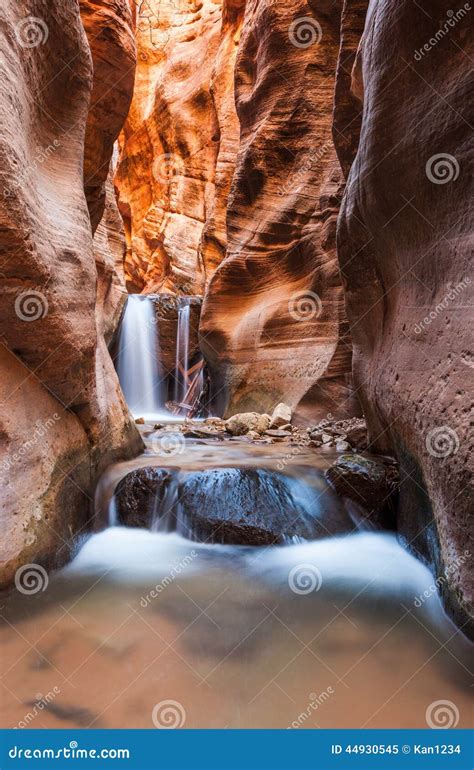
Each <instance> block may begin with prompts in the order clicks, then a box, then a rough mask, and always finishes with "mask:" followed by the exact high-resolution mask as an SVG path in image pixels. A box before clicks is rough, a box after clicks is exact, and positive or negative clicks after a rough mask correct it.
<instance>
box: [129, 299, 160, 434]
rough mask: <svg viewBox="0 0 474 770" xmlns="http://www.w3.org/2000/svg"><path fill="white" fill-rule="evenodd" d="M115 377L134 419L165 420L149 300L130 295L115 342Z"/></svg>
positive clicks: (155, 330) (157, 349) (153, 321)
mask: <svg viewBox="0 0 474 770" xmlns="http://www.w3.org/2000/svg"><path fill="white" fill-rule="evenodd" d="M117 374H118V377H119V380H120V384H121V386H122V390H123V392H124V395H125V399H126V401H127V404H128V405H129V407H130V410H131V412H132V414H133V415H134V416H135V417H144V418H145V419H146V418H149V419H151V420H154V419H158V418H162V417H164V416H168V417H169V414H168V412H167V411H166V408H165V402H166V388H165V381H164V377H163V372H162V370H161V365H160V344H159V335H158V328H157V324H156V316H155V310H154V306H153V299H152V298H151V297H146V296H141V295H139V294H131V295H130V296H129V297H128V300H127V306H126V308H125V313H124V317H123V320H122V325H121V328H120V335H119V342H118V360H117Z"/></svg>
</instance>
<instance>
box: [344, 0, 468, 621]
mask: <svg viewBox="0 0 474 770" xmlns="http://www.w3.org/2000/svg"><path fill="white" fill-rule="evenodd" d="M363 10H364V9H363V4H362V3H360V2H350V0H347V1H346V13H345V22H346V24H349V25H350V24H351V23H352V21H353V20H354V19H356V20H358V21H357V25H356V26H357V28H358V30H359V35H358V34H357V29H356V28H355V27H346V30H345V33H344V35H343V39H344V40H345V46H346V64H345V65H344V66H340V68H339V75H338V88H337V90H336V111H335V131H334V136H335V140H336V144H337V146H338V150H339V152H340V157H341V163H342V166H343V167H344V168H345V169H346V170H347V169H348V168H349V167H350V164H351V162H352V161H353V164H352V168H351V171H350V174H349V179H348V183H347V191H346V194H345V197H344V202H343V207H342V211H341V217H340V223H339V229H338V249H339V259H340V264H341V270H342V273H343V278H344V285H345V288H346V298H347V310H348V316H349V320H350V323H351V331H352V336H353V342H354V376H355V384H356V386H357V393H358V395H359V397H360V398H361V399H362V402H363V406H364V412H365V414H366V416H367V419H368V423H369V428H370V434H371V439H372V441H373V443H374V445H375V446H376V447H377V448H379V449H380V450H382V451H385V450H392V451H395V452H396V454H397V456H398V459H399V461H400V465H401V482H402V483H401V498H400V505H399V515H398V529H399V531H400V533H401V534H402V536H403V537H404V538H405V540H406V543H407V544H408V546H409V547H410V548H412V549H414V550H415V551H416V552H417V553H419V554H420V555H421V556H422V557H423V558H424V559H425V560H427V561H428V562H429V563H430V564H431V566H432V568H433V569H434V571H435V572H436V573H437V575H438V576H439V577H440V582H439V585H440V590H441V592H442V594H443V595H444V598H445V601H446V603H447V606H448V608H449V610H450V611H451V613H452V614H453V616H454V617H455V618H456V619H457V620H458V621H459V623H460V625H462V626H463V628H464V630H465V631H470V632H471V633H472V632H473V627H472V624H471V626H470V627H469V622H468V620H467V617H468V616H469V615H470V616H471V618H472V614H473V583H472V570H471V564H472V551H473V531H472V524H471V523H470V522H471V521H472V518H470V513H472V486H470V484H471V483H472V481H471V474H472V448H473V447H472V442H473V434H472V428H471V427H470V425H471V424H472V422H471V420H472V400H471V399H470V397H469V391H468V383H469V382H472V369H473V366H474V354H473V340H472V267H471V265H470V260H471V258H472V240H470V232H471V229H472V218H471V217H470V214H469V203H470V198H471V197H472V190H471V185H472V182H471V180H472V172H471V171H470V169H469V162H470V158H469V150H470V151H471V152H472V140H471V128H470V126H469V114H468V113H469V77H470V73H469V56H471V57H472V40H471V42H470V40H469V27H468V25H469V13H470V6H469V4H466V5H465V6H463V5H461V6H460V7H459V9H457V10H453V9H452V5H451V4H450V3H449V2H447V1H446V0H433V2H432V3H430V4H429V5H428V4H424V7H423V8H422V7H421V5H420V4H418V3H412V2H411V0H399V1H398V2H397V3H392V2H389V0H377V2H371V3H370V6H369V10H368V15H367V20H366V23H365V31H364V32H363V35H362V37H361V39H360V43H359V41H358V37H359V36H360V32H361V25H360V19H361V14H363ZM349 67H352V71H351V72H349ZM362 103H363V118H362V120H361V118H360V111H361V104H362ZM358 127H360V130H359V128H358ZM354 157H355V159H354ZM470 320H471V323H470Z"/></svg>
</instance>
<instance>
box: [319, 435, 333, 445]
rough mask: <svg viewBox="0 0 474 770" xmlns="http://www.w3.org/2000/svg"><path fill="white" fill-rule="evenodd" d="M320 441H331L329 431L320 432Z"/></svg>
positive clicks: (324, 442) (327, 442)
mask: <svg viewBox="0 0 474 770" xmlns="http://www.w3.org/2000/svg"><path fill="white" fill-rule="evenodd" d="M321 441H322V442H323V444H329V443H330V442H331V441H332V436H331V434H330V433H322V434H321Z"/></svg>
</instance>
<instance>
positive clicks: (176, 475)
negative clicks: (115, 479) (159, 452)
mask: <svg viewBox="0 0 474 770" xmlns="http://www.w3.org/2000/svg"><path fill="white" fill-rule="evenodd" d="M313 481H314V486H313V485H311V484H309V483H307V482H306V481H303V480H301V479H299V478H294V477H291V476H287V475H285V474H282V473H277V472H275V471H273V470H269V469H263V468H215V469H211V470H204V471H196V472H189V473H183V472H179V471H178V470H169V469H168V470H164V469H162V468H152V467H147V468H140V469H138V470H136V471H133V472H132V473H129V474H128V475H127V476H125V478H124V479H122V481H121V482H120V483H119V485H118V486H117V490H116V493H115V500H116V505H117V514H118V521H119V523H120V524H123V525H125V526H130V527H143V528H148V529H165V530H167V531H169V530H177V531H178V532H179V533H180V534H182V535H184V536H185V537H189V538H190V539H192V540H196V541H199V542H208V543H226V544H230V545H249V546H263V545H272V544H284V543H287V542H290V541H291V540H292V539H293V538H296V539H300V538H301V539H307V540H312V539H316V538H318V537H325V536H328V535H334V534H338V533H342V532H349V531H351V530H352V529H353V528H354V527H353V525H352V523H351V520H350V518H349V517H348V516H346V515H345V513H344V512H343V511H342V509H341V507H340V506H338V504H337V500H336V497H335V496H334V495H333V493H332V492H331V490H330V489H329V488H328V487H326V486H325V485H324V482H323V481H322V479H321V478H320V477H318V475H317V474H315V475H314V479H313ZM321 498H322V500H321Z"/></svg>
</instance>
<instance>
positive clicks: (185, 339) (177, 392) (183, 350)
mask: <svg viewBox="0 0 474 770" xmlns="http://www.w3.org/2000/svg"><path fill="white" fill-rule="evenodd" d="M190 316H191V306H190V304H189V302H187V301H186V300H182V302H181V304H180V306H179V308H178V337H177V340H176V371H175V384H174V400H175V401H176V402H177V403H178V404H180V403H181V402H182V401H183V400H184V398H185V397H186V392H187V384H186V373H187V371H188V369H189V319H190Z"/></svg>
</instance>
